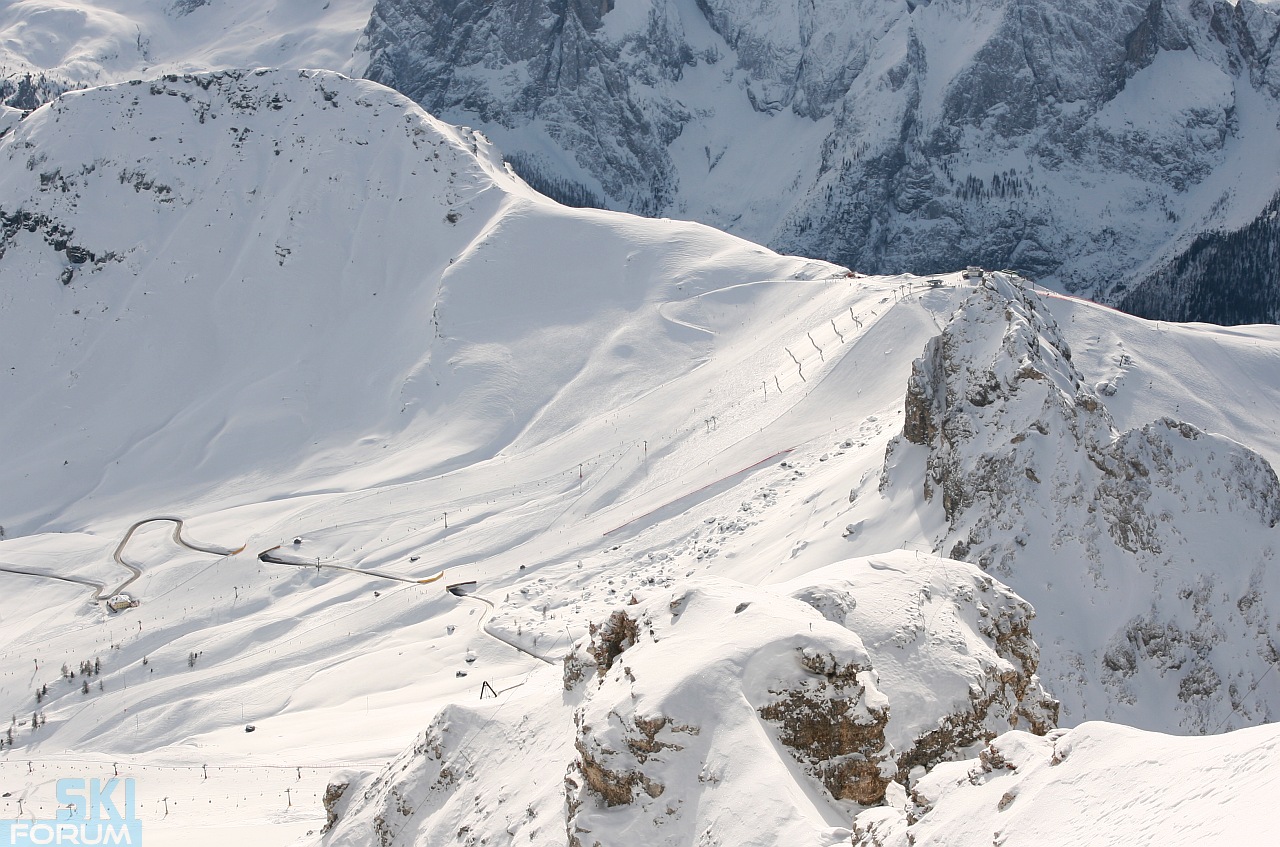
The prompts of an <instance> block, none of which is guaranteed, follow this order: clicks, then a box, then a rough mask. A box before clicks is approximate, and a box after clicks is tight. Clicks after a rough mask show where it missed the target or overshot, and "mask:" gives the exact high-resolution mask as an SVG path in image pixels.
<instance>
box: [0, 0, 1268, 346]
mask: <svg viewBox="0 0 1280 847" xmlns="http://www.w3.org/2000/svg"><path fill="white" fill-rule="evenodd" d="M1277 38H1280V8H1277V6H1276V5H1275V4H1272V3H1257V2H1254V0H1239V2H1232V0H1213V1H1212V2H1209V1H1208V0H1087V2H1079V0H933V1H932V2H924V1H923V0H905V1H904V0H895V2H863V0H843V2H835V3H824V4H803V3H800V4H795V3H790V4H789V3H782V2H777V0H627V2H624V3H617V2H615V1H614V0H604V2H596V0H589V1H588V0H575V2H567V3H558V4H549V3H546V2H534V0H493V2H485V3H456V2H440V0H335V1H334V2H323V3H322V2H321V0H275V2H264V3H254V4H239V3H229V2H219V0H205V1H204V2H201V0H179V1H178V2H175V0H146V1H145V2H120V0H79V2H71V0H22V2H17V3H12V4H9V6H8V7H7V8H6V9H4V10H0V69H2V70H3V75H4V76H5V77H6V80H7V81H6V82H4V83H3V84H2V87H0V94H3V96H4V98H6V99H7V101H8V102H9V103H10V104H11V105H15V106H22V107H24V108H31V107H33V106H34V105H37V104H38V103H39V102H43V100H44V99H47V98H48V97H49V96H51V95H52V94H54V93H57V92H58V91H61V90H64V89H66V88H67V87H77V86H84V85H96V84H103V83H107V82H114V81H123V80H126V79H130V78H141V77H150V76H155V75H157V74H159V73H163V72H175V71H176V72H187V71H193V70H204V69H220V68H227V67H252V66H272V67H290V66H293V67H297V66H301V67H322V68H328V69H331V70H337V71H341V72H344V73H348V74H352V75H365V76H368V77H369V78H370V79H373V80H376V81H378V82H382V83H384V84H386V85H389V86H391V87H393V88H396V89H397V90H399V91H401V92H403V93H405V94H407V95H409V96H410V97H411V98H413V99H414V100H415V101H417V102H419V103H420V104H422V105H423V106H424V107H425V108H427V109H428V110H429V111H430V112H431V113H432V114H436V115H439V116H441V117H443V118H445V119H446V120H451V121H454V122H457V123H462V124H467V125H472V126H477V127H479V128H481V129H482V130H483V131H484V132H485V133H486V135H488V136H489V137H490V138H492V139H494V140H495V142H496V143H497V144H498V146H499V147H500V148H501V149H502V150H503V151H504V152H505V154H506V155H507V156H508V157H509V158H510V160H511V161H512V162H513V164H514V165H515V166H516V169H517V170H518V171H519V172H520V173H521V174H522V175H523V176H524V177H525V178H526V179H528V180H529V181H530V183H531V184H533V185H534V186H535V187H537V188H539V189H540V190H542V191H544V192H546V193H549V194H551V195H552V196H555V197H557V198H558V199H562V200H564V201H566V202H570V203H572V204H575V205H597V206H608V207H610V208H616V209H623V210H628V211H632V212H638V213H642V214H647V215H671V216H676V217H681V218H690V219H694V220H698V221H702V222H704V223H708V224H711V225H713V226H717V227H721V228H724V229H726V230H728V231H730V232H733V233H736V234H738V235H741V236H744V237H747V238H750V239H752V240H755V241H759V242H761V243H766V244H769V245H771V246H773V247H775V248H777V249H781V250H784V251H786V252H792V253H797V254H802V255H808V256H816V257H824V258H827V259H830V260H833V261H837V262H841V263H843V264H847V265H849V266H850V267H856V268H858V269H859V270H864V271H872V272H877V273H886V272H890V273H898V272H903V271H910V272H914V273H933V272H937V271H939V270H948V269H955V268H958V267H963V266H965V265H967V264H981V265H983V266H985V267H1013V268H1018V269H1021V270H1022V271H1023V272H1024V274H1027V275H1030V276H1034V277H1038V278H1040V279H1041V280H1042V281H1044V282H1045V283H1046V284H1048V285H1051V286H1055V287H1058V288H1060V289H1061V288H1065V289H1067V290H1072V291H1076V292H1079V293H1082V294H1085V295H1087V296H1091V297H1094V298H1097V299H1101V300H1103V301H1104V302H1111V303H1115V304H1123V305H1124V306H1125V307H1126V308H1131V309H1135V310H1137V311H1138V312H1139V313H1141V314H1143V315H1147V316H1151V317H1161V318H1164V319H1175V318H1176V319H1184V320H1185V319H1190V320H1213V321H1225V322H1230V323H1248V322H1260V321H1272V320H1275V319H1276V316H1277V312H1276V309H1275V305H1274V304H1275V302H1276V299H1277V296H1278V295H1277V293H1276V292H1277V290H1280V280H1278V279H1277V277H1276V274H1275V270H1274V265H1275V262H1274V261H1269V260H1268V257H1270V256H1271V250H1270V247H1269V246H1268V245H1270V244H1271V243H1272V242H1273V241H1274V238H1272V237H1270V236H1269V235H1268V233H1269V232H1272V230H1273V229H1274V227H1270V226H1269V225H1268V221H1270V220H1271V219H1270V218H1269V217H1267V215H1268V214H1269V213H1270V211H1271V208H1270V207H1269V206H1268V204H1269V203H1271V204H1273V203H1274V201H1275V198H1276V197H1277V196H1280V177H1278V176H1277V174H1278V173H1280V160H1278V159H1277V156H1278V155H1280V154H1277V152H1276V150H1277V149H1280V148H1278V147H1277V144H1276V139H1277V136H1278V134H1280V130H1278V129H1277V127H1278V126H1280V102H1278V98H1280V68H1278V67H1277V66H1276V64H1275V59H1274V57H1275V55H1276V51H1275V45H1276V43H1277ZM28 75H30V78H28ZM1218 242H1225V243H1218ZM1206 245H1209V246H1208V248H1207V247H1206ZM1272 258H1273V257H1272Z"/></svg>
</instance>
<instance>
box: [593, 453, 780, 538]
mask: <svg viewBox="0 0 1280 847" xmlns="http://www.w3.org/2000/svg"><path fill="white" fill-rule="evenodd" d="M795 449H796V448H794V447H788V448H787V449H785V450H779V451H778V452H777V453H774V454H773V455H771V456H765V457H764V458H763V459H761V460H760V461H758V462H755V463H753V464H750V465H747V466H746V467H745V468H742V469H740V470H737V471H734V472H733V473H730V474H725V475H724V476H722V477H720V478H719V479H715V480H712V481H711V482H708V483H707V484H706V485H704V486H702V487H701V488H697V489H694V490H693V491H690V492H687V493H685V494H681V495H680V496H679V497H674V498H672V499H671V500H668V501H667V502H665V503H663V504H662V505H661V506H658V507H657V508H656V509H651V510H649V511H648V512H645V513H644V514H643V515H637V516H636V517H634V518H632V519H631V520H629V521H627V522H626V523H623V524H619V525H618V526H615V527H614V528H613V529H610V530H607V531H606V532H603V533H601V535H602V536H606V535H611V534H613V533H615V532H617V531H618V530H620V529H623V528H624V527H627V526H630V525H631V524H633V523H635V522H636V521H638V520H643V519H644V518H647V517H649V516H650V515H652V514H654V513H656V512H660V511H662V510H663V509H665V508H667V507H668V506H670V505H671V504H672V503H678V502H679V501H681V500H683V499H685V498H686V497H692V496H693V495H695V494H698V493H699V492H702V491H706V490H707V489H708V488H711V487H712V486H713V485H718V484H720V483H722V482H724V481H725V480H727V479H732V478H733V477H735V476H739V475H740V474H744V473H747V472H748V471H753V470H755V469H756V468H758V467H760V466H761V465H763V464H764V463H765V462H768V461H771V460H773V459H776V458H778V457H779V456H785V455H787V454H788V453H790V452H792V451H793V450H795Z"/></svg>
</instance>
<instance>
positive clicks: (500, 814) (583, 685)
mask: <svg viewBox="0 0 1280 847" xmlns="http://www.w3.org/2000/svg"><path fill="white" fill-rule="evenodd" d="M916 562H917V559H916V557H915V556H914V555H913V554H907V553H896V554H891V555H887V556H880V557H875V558H874V559H868V560H851V561H848V562H841V563H838V564H836V565H832V566H830V567H828V568H824V569H821V570H820V571H818V572H816V573H814V574H812V575H810V576H808V577H805V578H802V579H800V580H797V581H795V582H793V583H788V584H785V585H781V586H776V587H774V588H769V589H763V588H756V587H751V586H747V585H743V584H740V583H735V582H730V581H727V580H718V579H712V578H706V577H702V578H697V579H694V580H691V581H689V582H688V583H686V584H685V585H683V586H681V587H679V588H675V587H665V588H654V589H653V590H652V591H650V592H649V593H647V594H643V593H642V594H640V596H636V597H633V598H632V599H633V601H634V602H628V603H627V604H626V605H623V606H621V607H619V608H616V609H614V610H612V611H610V612H607V613H606V614H604V615H602V616H601V618H600V619H599V621H598V622H597V623H596V624H595V625H593V626H591V627H590V628H589V631H588V632H587V633H586V634H585V635H584V636H583V637H582V638H580V639H579V640H578V641H577V642H576V643H575V644H574V645H573V647H572V649H571V650H570V652H569V654H568V656H566V658H565V661H564V663H563V666H562V670H561V672H560V673H559V674H557V673H556V671H555V670H554V669H552V668H546V669H543V670H540V671H538V672H536V673H535V674H534V675H533V676H531V677H530V678H529V680H528V682H527V683H525V684H524V685H523V686H521V690H522V691H523V697H522V698H521V700H520V701H519V703H520V705H519V706H518V707H517V708H506V707H504V706H503V705H501V704H499V703H496V702H493V701H486V703H488V704H490V705H487V706H485V705H468V706H450V707H448V708H446V710H445V711H444V712H443V713H442V714H441V715H440V717H438V718H437V719H436V721H435V722H433V724H432V726H431V727H430V728H429V729H428V730H427V732H426V733H425V734H424V736H423V737H422V738H421V739H420V740H419V742H418V743H417V744H415V745H414V747H413V748H412V749H410V750H407V751H406V752H405V753H404V754H403V755H402V756H401V757H400V759H399V760H398V761H397V762H395V763H393V764H392V765H390V766H389V767H388V768H387V769H385V770H384V771H383V773H382V774H381V775H380V776H379V777H378V778H377V779H375V780H372V781H370V780H368V779H366V780H365V782H364V783H362V784H361V785H360V787H359V792H358V793H357V796H358V797H359V799H358V800H355V801H352V802H353V807H352V808H350V809H348V810H346V811H344V812H343V813H342V814H341V816H340V818H339V819H338V823H337V825H336V826H335V828H334V831H333V833H332V834H331V837H330V841H329V842H327V843H331V844H335V845H336V844H348V843H350V844H355V843H359V842H358V841H357V839H358V838H359V837H363V835H364V834H366V833H367V832H368V829H367V828H368V827H372V828H373V831H374V832H375V833H376V832H380V831H381V830H379V829H378V827H379V826H380V824H379V821H382V822H383V823H382V824H381V825H385V826H387V827H392V829H391V831H398V830H399V829H401V828H402V829H406V830H410V831H413V832H415V833H417V837H418V838H419V840H423V839H425V840H426V841H428V842H431V843H435V841H443V840H448V839H460V840H461V841H462V842H463V843H469V844H483V843H492V842H493V841H495V840H497V841H502V840H504V838H505V839H509V838H511V837H512V836H513V835H516V834H518V835H519V837H521V838H526V837H527V838H530V839H532V840H533V841H534V842H535V843H542V842H540V841H538V839H539V838H544V839H553V840H554V841H555V843H565V842H567V843H569V844H570V845H577V847H594V845H597V844H599V845H606V844H615V843H625V841H626V839H627V838H633V837H634V833H636V832H643V833H644V841H645V843H646V844H652V845H671V847H676V845H687V844H691V843H697V841H698V838H699V834H700V833H703V832H705V831H707V830H708V828H709V827H712V828H713V829H714V831H715V832H716V834H717V836H718V837H721V838H724V839H726V840H746V839H747V837H748V836H749V834H750V833H751V832H755V833H756V834H757V835H758V834H759V830H760V827H761V826H764V827H765V828H766V830H767V831H768V832H769V833H770V834H771V835H770V837H771V838H775V840H776V843H811V842H813V841H814V840H816V839H819V838H825V839H830V838H832V837H834V833H835V831H834V830H833V829H832V828H831V827H829V826H827V825H826V824H825V822H824V821H822V820H819V819H816V818H814V816H813V815H812V808H811V807H809V808H801V807H800V806H798V805H796V804H795V803H794V801H793V799H792V798H793V797H809V798H814V799H812V800H810V801H806V803H812V802H818V803H822V804H826V805H828V806H829V807H830V809H831V810H832V813H833V814H836V815H844V816H847V815H849V814H851V813H852V812H853V810H856V809H857V808H859V807H863V806H870V805H875V804H878V803H881V802H882V801H883V800H884V798H885V796H886V792H896V791H901V790H902V789H900V788H894V787H893V786H894V784H895V782H896V783H901V784H902V785H904V786H909V785H912V784H914V782H915V781H916V780H918V779H919V778H920V776H922V775H923V774H924V773H926V772H927V771H928V770H929V769H930V768H932V767H933V766H934V765H936V764H937V763H938V762H942V761H948V760H953V759H957V758H963V757H964V756H966V755H968V754H969V753H971V752H972V751H973V750H974V749H975V746H976V745H981V744H982V743H985V742H986V741H987V740H989V739H991V738H993V737H995V736H996V735H997V734H999V733H1001V732H1004V731H1006V730H1008V729H1009V728H1012V727H1017V728H1022V729H1030V730H1032V731H1036V732H1043V731H1045V730H1046V729H1048V728H1049V727H1051V726H1052V725H1053V723H1054V719H1055V714H1056V704H1055V703H1054V701H1053V700H1052V698H1050V697H1049V696H1048V695H1047V694H1046V693H1045V691H1044V689H1043V688H1042V687H1041V686H1040V683H1039V680H1038V678H1037V677H1036V673H1035V669H1036V662H1037V649H1036V646H1035V642H1034V641H1032V640H1031V638H1030V632H1029V629H1028V624H1029V622H1030V620H1031V618H1032V616H1033V613H1032V611H1031V608H1030V607H1029V606H1028V605H1027V604H1026V603H1025V602H1023V601H1022V600H1020V599H1019V598H1018V597H1017V596H1016V595H1014V594H1013V593H1012V592H1010V591H1009V590H1008V589H1007V588H1005V587H1004V586H1002V585H1000V584H999V583H998V582H996V581H995V580H993V579H992V578H990V577H988V576H986V575H984V574H982V573H981V572H980V571H979V570H978V569H977V568H975V567H973V566H971V565H966V564H964V563H961V562H950V561H946V560H935V561H933V562H932V563H931V566H930V567H929V568H927V569H921V568H913V567H912V565H913V564H915V563H916ZM516 759H519V761H521V762H522V763H524V764H525V765H526V766H525V767H524V768H522V772H523V774H524V775H522V778H521V781H520V783H519V784H516V785H504V786H502V787H501V788H496V787H495V786H494V780H495V779H496V778H497V777H496V776H495V774H498V773H502V772H503V771H502V769H501V768H492V769H491V768H490V767H489V764H490V763H496V762H507V761H514V760H516ZM797 781H799V783H800V784H798V785H797V784H795V783H796V782H797ZM356 791H357V788H356V787H355V786H353V787H352V788H351V789H349V790H348V794H351V793H352V792H356ZM404 809H408V810H409V811H408V813H405V814H402V812H403V810H404ZM745 809H752V810H754V811H756V812H758V813H759V815H760V817H761V818H762V819H766V820H767V823H763V824H762V823H760V822H759V821H754V822H753V820H751V819H750V818H752V816H750V815H744V814H743V810H745ZM513 812H518V814H513ZM361 827H366V829H361ZM552 829H554V834H553V835H547V833H549V832H550V831H551V830H552ZM627 833H630V834H631V835H628V834H627ZM540 834H541V835H540ZM344 839H345V840H344ZM486 839H487V841H486Z"/></svg>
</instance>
